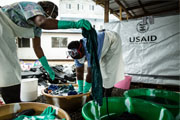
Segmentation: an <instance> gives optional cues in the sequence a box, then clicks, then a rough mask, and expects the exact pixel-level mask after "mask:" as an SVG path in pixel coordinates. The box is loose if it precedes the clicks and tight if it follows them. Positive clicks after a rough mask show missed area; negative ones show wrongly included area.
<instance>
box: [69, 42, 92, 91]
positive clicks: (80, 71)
mask: <svg viewBox="0 0 180 120" xmlns="http://www.w3.org/2000/svg"><path fill="white" fill-rule="evenodd" d="M86 44H87V40H86V39H81V40H80V41H72V42H70V43H69V44H68V53H69V56H71V57H72V58H73V59H74V62H75V65H76V74H77V79H78V81H77V82H78V93H79V94H81V93H87V92H89V90H90V89H91V86H92V84H91V63H90V54H89V53H88V51H87V47H86ZM86 60H87V62H88V67H87V75H86V81H85V84H84V63H85V61H86Z"/></svg>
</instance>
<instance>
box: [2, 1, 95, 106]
mask: <svg viewBox="0 0 180 120" xmlns="http://www.w3.org/2000/svg"><path fill="white" fill-rule="evenodd" d="M57 16H58V7H57V6H56V5H55V4H54V3H52V2H49V1H42V2H38V3H35V2H17V3H14V4H11V5H7V6H2V7H1V8H0V42H1V44H0V58H1V61H0V88H1V94H2V97H3V99H4V101H5V103H13V102H19V101H20V79H21V69H20V65H19V60H18V57H17V52H16V43H15V39H16V37H20V38H32V39H33V48H34V51H35V54H36V56H37V57H38V58H39V61H40V62H41V64H42V66H43V67H44V69H45V70H46V71H47V72H48V74H49V76H50V78H51V79H52V80H54V78H55V73H54V71H53V70H52V69H51V68H50V66H49V64H48V61H47V59H46V57H45V55H44V52H43V50H42V48H41V33H42V31H41V30H42V29H46V30H53V29H68V28H76V29H79V28H85V29H87V30H90V29H91V28H92V27H91V24H90V23H89V21H87V20H84V19H82V20H79V21H77V22H74V21H61V20H56V19H55V18H56V17H57Z"/></svg>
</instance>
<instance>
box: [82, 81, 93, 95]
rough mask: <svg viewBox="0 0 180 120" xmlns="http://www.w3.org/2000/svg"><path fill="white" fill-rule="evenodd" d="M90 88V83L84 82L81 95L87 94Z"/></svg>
mask: <svg viewBox="0 0 180 120" xmlns="http://www.w3.org/2000/svg"><path fill="white" fill-rule="evenodd" d="M91 86H92V84H91V83H88V82H86V81H85V85H84V89H83V93H84V94H85V93H87V92H89V90H90V89H91Z"/></svg>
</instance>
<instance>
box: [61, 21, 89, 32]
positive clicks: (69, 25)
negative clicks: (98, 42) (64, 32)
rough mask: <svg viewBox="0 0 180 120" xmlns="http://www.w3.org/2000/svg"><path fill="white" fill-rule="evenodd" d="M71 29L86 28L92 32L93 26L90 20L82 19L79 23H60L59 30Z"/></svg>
mask: <svg viewBox="0 0 180 120" xmlns="http://www.w3.org/2000/svg"><path fill="white" fill-rule="evenodd" d="M69 28H77V29H79V28H85V29H86V30H91V28H92V26H91V23H90V22H89V21H88V20H85V19H81V20H79V21H78V22H74V21H63V20H59V21H58V29H69Z"/></svg>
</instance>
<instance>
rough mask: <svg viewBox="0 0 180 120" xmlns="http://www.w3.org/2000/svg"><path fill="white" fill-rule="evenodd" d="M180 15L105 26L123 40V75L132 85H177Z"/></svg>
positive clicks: (178, 74) (179, 69) (179, 81)
mask: <svg viewBox="0 0 180 120" xmlns="http://www.w3.org/2000/svg"><path fill="white" fill-rule="evenodd" d="M179 18H180V15H174V16H167V17H159V18H154V24H150V23H149V21H148V20H147V24H142V23H143V20H142V19H139V20H129V21H126V20H125V21H121V22H120V21H118V22H113V23H106V24H105V25H104V28H105V29H107V30H112V31H115V32H117V33H118V34H119V35H120V37H121V40H122V47H123V58H124V62H125V72H126V73H127V74H130V75H132V81H133V82H140V83H152V84H167V85H170V84H171V85H180V80H179V76H180V32H179Z"/></svg>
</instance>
